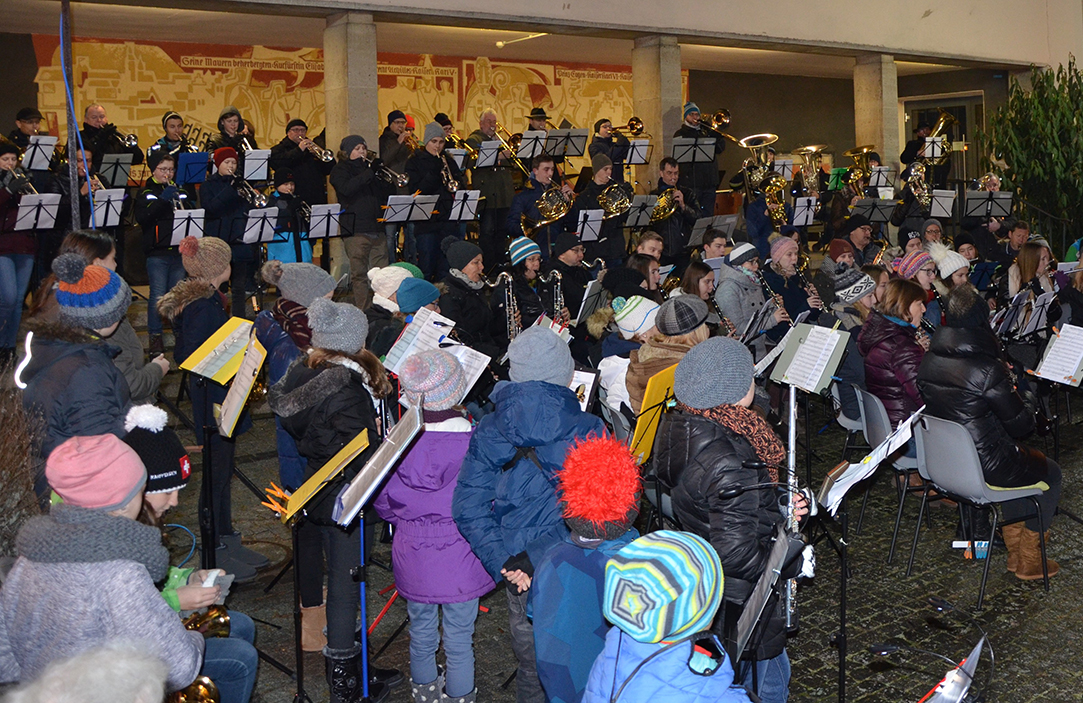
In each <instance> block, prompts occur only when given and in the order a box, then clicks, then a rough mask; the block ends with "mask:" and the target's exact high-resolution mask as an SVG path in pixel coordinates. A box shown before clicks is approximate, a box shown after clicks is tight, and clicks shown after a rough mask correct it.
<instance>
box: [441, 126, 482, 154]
mask: <svg viewBox="0 0 1083 703" xmlns="http://www.w3.org/2000/svg"><path fill="white" fill-rule="evenodd" d="M447 143H448V144H449V145H450V146H451V148H452V149H462V150H463V151H465V152H466V156H467V158H470V159H476V158H478V150H477V149H475V148H474V147H472V146H470V142H468V141H466V140H465V139H463V138H462V137H460V136H459V135H458V134H455V133H454V132H452V133H451V134H449V135H447Z"/></svg>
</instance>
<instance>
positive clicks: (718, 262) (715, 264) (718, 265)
mask: <svg viewBox="0 0 1083 703" xmlns="http://www.w3.org/2000/svg"><path fill="white" fill-rule="evenodd" d="M703 263H705V264H707V265H708V266H710V267H711V270H712V271H714V284H715V287H717V286H718V283H719V282H720V281H721V280H722V267H723V266H725V265H726V257H724V256H716V257H715V258H713V259H704V260H703Z"/></svg>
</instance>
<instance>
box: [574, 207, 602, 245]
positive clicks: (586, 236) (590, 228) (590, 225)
mask: <svg viewBox="0 0 1083 703" xmlns="http://www.w3.org/2000/svg"><path fill="white" fill-rule="evenodd" d="M603 217H605V210H580V211H579V222H578V223H576V225H577V229H578V230H579V241H580V242H596V241H598V237H599V235H600V234H601V229H602V218H603Z"/></svg>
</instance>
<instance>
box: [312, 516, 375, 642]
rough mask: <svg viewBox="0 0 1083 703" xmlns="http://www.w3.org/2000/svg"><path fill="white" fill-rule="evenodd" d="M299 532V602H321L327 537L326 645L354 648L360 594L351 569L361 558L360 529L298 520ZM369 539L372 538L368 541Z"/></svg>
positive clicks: (352, 526) (313, 603) (314, 604)
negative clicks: (345, 528) (324, 551)
mask: <svg viewBox="0 0 1083 703" xmlns="http://www.w3.org/2000/svg"><path fill="white" fill-rule="evenodd" d="M299 529H300V533H299V534H298V536H297V538H298V542H299V543H300V544H299V545H298V547H299V549H298V552H299V553H298V555H297V567H296V568H297V570H298V573H299V574H300V575H301V605H303V606H304V607H306V608H311V607H315V606H318V605H319V604H320V603H321V602H323V543H324V539H326V540H327V543H328V544H327V647H328V648H329V649H336V650H349V649H353V647H354V632H355V625H356V623H357V610H358V608H359V607H360V606H361V593H360V589H359V588H358V585H357V583H356V582H355V581H354V580H353V574H352V573H351V571H352V570H353V568H354V567H356V566H357V565H358V563H359V562H360V561H361V528H360V527H358V526H357V524H356V523H355V524H353V525H351V526H350V528H349V530H344V529H342V528H341V527H339V526H338V525H317V524H316V523H314V522H312V521H311V520H305V521H304V522H302V523H301V527H300V528H299ZM368 541H369V542H371V541H372V540H368Z"/></svg>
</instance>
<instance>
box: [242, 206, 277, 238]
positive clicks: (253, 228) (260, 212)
mask: <svg viewBox="0 0 1083 703" xmlns="http://www.w3.org/2000/svg"><path fill="white" fill-rule="evenodd" d="M277 222H278V208H276V207H267V208H260V209H256V208H253V209H252V210H249V211H248V220H247V221H246V222H245V223H244V237H243V238H242V240H243V241H244V243H245V244H256V243H260V244H263V243H266V242H271V241H273V240H274V236H275V224H276V223H277Z"/></svg>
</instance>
